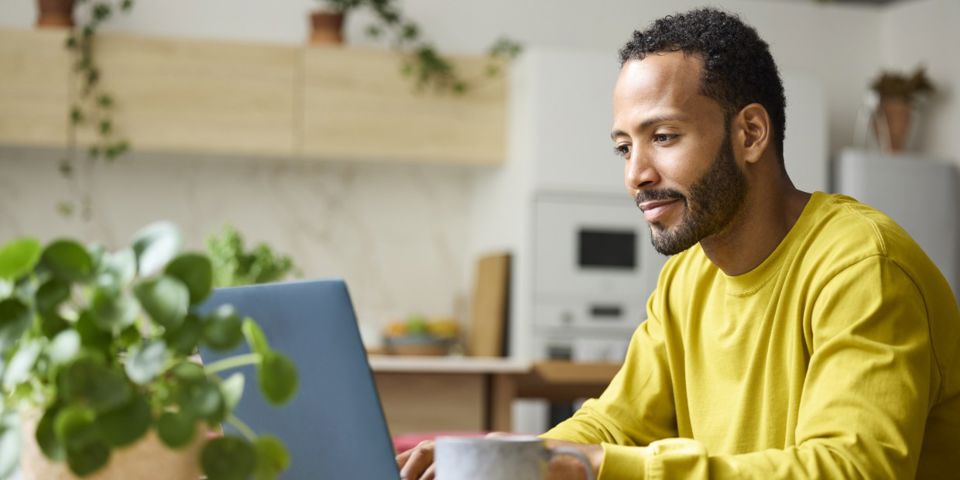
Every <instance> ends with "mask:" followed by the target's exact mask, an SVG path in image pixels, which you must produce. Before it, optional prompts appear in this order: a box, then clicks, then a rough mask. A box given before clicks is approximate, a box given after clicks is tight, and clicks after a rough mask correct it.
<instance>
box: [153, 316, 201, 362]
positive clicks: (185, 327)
mask: <svg viewBox="0 0 960 480" xmlns="http://www.w3.org/2000/svg"><path fill="white" fill-rule="evenodd" d="M202 337H203V323H202V322H201V320H200V318H199V317H197V316H196V315H194V314H187V316H186V317H184V318H183V323H181V324H180V326H179V327H177V328H175V329H167V330H166V331H165V332H164V333H163V339H164V340H166V341H167V345H169V346H170V349H171V350H173V351H175V352H177V353H180V354H183V355H190V354H192V353H193V352H194V350H196V348H197V345H198V344H199V343H200V339H201V338H202Z"/></svg>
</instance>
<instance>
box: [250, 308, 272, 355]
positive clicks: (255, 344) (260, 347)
mask: <svg viewBox="0 0 960 480" xmlns="http://www.w3.org/2000/svg"><path fill="white" fill-rule="evenodd" d="M243 336H244V337H246V339H247V343H248V344H249V345H250V350H252V351H253V352H254V353H259V354H260V355H263V354H265V353H267V352H269V351H270V344H268V343H267V337H266V335H264V334H263V330H261V329H260V326H259V325H257V322H255V321H254V320H253V319H252V318H249V317H248V318H245V319H243Z"/></svg>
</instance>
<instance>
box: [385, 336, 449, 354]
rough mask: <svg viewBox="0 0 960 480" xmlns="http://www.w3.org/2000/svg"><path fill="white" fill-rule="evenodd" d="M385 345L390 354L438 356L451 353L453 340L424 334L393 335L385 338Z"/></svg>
mask: <svg viewBox="0 0 960 480" xmlns="http://www.w3.org/2000/svg"><path fill="white" fill-rule="evenodd" d="M383 345H384V347H385V348H386V351H387V353H388V354H390V355H417V356H430V357H437V356H443V355H447V354H449V353H450V347H451V346H452V345H453V340H451V339H449V338H441V337H435V336H433V335H424V334H410V335H391V336H386V337H384V338H383Z"/></svg>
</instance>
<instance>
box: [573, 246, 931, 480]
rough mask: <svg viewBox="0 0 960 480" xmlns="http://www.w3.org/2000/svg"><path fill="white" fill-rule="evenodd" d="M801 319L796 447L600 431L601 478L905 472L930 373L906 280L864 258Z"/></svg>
mask: <svg viewBox="0 0 960 480" xmlns="http://www.w3.org/2000/svg"><path fill="white" fill-rule="evenodd" d="M803 328H804V336H805V338H806V339H807V343H808V345H810V347H811V348H810V350H811V356H810V361H809V364H808V370H807V373H806V377H805V382H804V390H803V395H802V398H801V404H800V411H799V418H798V421H797V427H796V432H795V433H796V445H795V446H791V447H789V448H785V449H770V450H764V451H758V452H750V453H745V454H739V455H712V454H711V453H710V452H708V451H707V449H706V448H705V446H704V445H703V444H702V443H700V442H698V441H696V440H693V439H685V438H666V439H662V440H658V441H654V442H652V443H650V444H649V445H648V446H646V447H639V446H632V445H630V444H626V443H622V442H618V441H617V440H618V439H617V438H616V437H614V438H612V439H611V438H606V437H600V438H601V439H602V442H603V447H604V457H603V463H602V465H601V469H600V478H601V479H603V480H616V479H631V480H636V479H661V478H684V479H704V480H706V479H732V478H737V479H742V478H749V479H803V478H866V479H874V478H897V479H909V478H913V477H914V476H915V473H916V468H917V463H918V459H919V455H920V448H921V444H922V441H923V433H924V426H925V423H926V416H927V412H928V409H929V405H931V403H932V401H933V400H934V398H933V397H934V395H935V394H934V392H935V391H936V386H935V385H936V383H937V381H938V380H937V374H936V362H935V360H934V358H933V357H932V355H933V354H932V350H931V347H930V336H929V333H928V332H929V331H928V314H927V311H926V306H925V304H924V301H923V298H922V296H921V294H920V292H919V290H918V289H917V287H916V285H915V284H914V282H913V280H912V279H911V278H910V277H909V276H908V275H907V274H906V273H905V272H904V271H903V270H902V269H901V268H900V267H899V266H898V265H897V264H895V263H894V262H893V261H891V260H889V259H887V258H885V257H882V256H874V257H869V258H866V259H863V260H861V261H859V262H857V263H855V264H853V265H851V266H849V267H847V268H845V269H844V270H842V271H841V272H840V273H839V274H837V275H836V276H835V277H834V278H832V279H831V280H830V281H829V282H828V283H827V284H826V286H825V287H824V288H823V289H822V290H821V291H820V292H819V293H818V294H817V297H816V300H815V301H814V303H813V307H812V315H810V316H808V317H807V318H805V320H804V325H803ZM635 355H636V354H635ZM628 375H629V371H628ZM623 382H624V381H623V380H621V385H620V386H619V387H618V390H620V391H622V390H624V387H623V386H622V383H623ZM611 400H613V399H612V398H611ZM624 400H626V399H624ZM758 401H759V399H758ZM606 408H608V409H609V408H610V407H606ZM582 438H583V439H585V440H596V439H597V438H598V437H596V436H594V437H588V436H584V437H582Z"/></svg>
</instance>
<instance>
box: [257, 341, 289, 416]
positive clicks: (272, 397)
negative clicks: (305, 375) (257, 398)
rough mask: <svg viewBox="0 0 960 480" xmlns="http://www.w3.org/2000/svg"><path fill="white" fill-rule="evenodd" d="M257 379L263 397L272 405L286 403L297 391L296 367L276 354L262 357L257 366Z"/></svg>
mask: <svg viewBox="0 0 960 480" xmlns="http://www.w3.org/2000/svg"><path fill="white" fill-rule="evenodd" d="M257 379H258V380H259V382H260V391H261V392H263V396H264V397H265V398H266V399H267V401H268V402H270V403H272V404H274V405H282V404H284V403H287V402H288V401H290V399H291V398H293V394H294V393H295V392H296V391H297V383H298V379H297V367H296V366H294V365H293V362H291V361H290V359H289V358H287V357H285V356H283V355H281V354H279V353H277V352H267V353H266V354H264V355H263V360H262V361H261V362H260V364H259V365H258V366H257Z"/></svg>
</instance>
